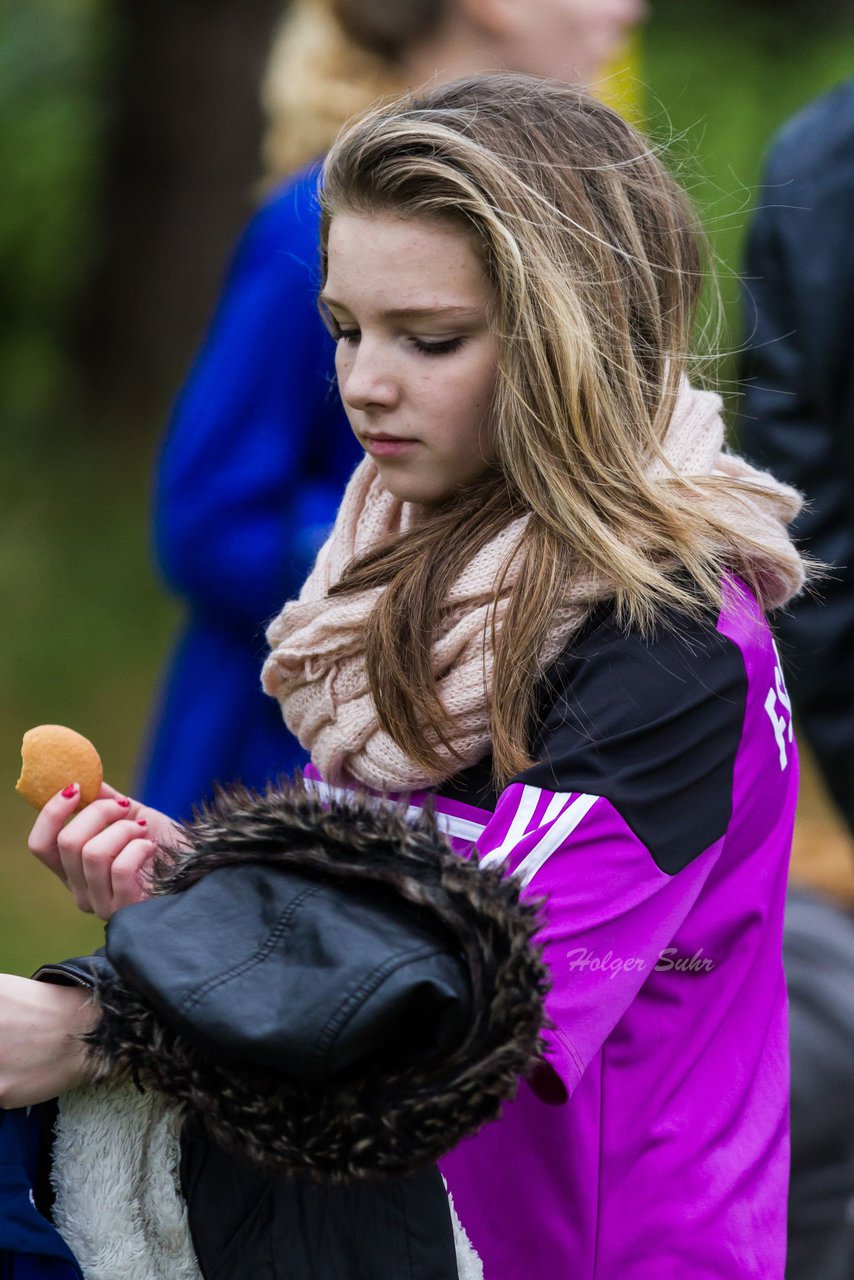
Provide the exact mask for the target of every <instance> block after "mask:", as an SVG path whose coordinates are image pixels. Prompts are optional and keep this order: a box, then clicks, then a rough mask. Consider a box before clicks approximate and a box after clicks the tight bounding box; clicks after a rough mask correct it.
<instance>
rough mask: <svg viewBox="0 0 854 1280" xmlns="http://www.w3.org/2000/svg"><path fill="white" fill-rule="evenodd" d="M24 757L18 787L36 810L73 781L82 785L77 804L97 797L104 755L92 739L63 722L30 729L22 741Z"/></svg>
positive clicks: (22, 757)
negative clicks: (101, 755)
mask: <svg viewBox="0 0 854 1280" xmlns="http://www.w3.org/2000/svg"><path fill="white" fill-rule="evenodd" d="M21 760H22V768H21V776H20V778H19V779H18V781H17V782H16V783H15V790H16V791H17V792H18V794H19V795H22V796H23V797H24V799H25V800H28V801H29V803H30V804H31V805H32V806H33V808H35V809H41V807H42V805H44V804H46V803H47V801H48V800H49V799H50V798H51V796H55V795H56V793H57V791H62V790H64V788H65V787H67V786H69V784H70V783H72V782H79V784H80V803H79V806H78V807H79V808H83V806H84V805H87V804H91V802H92V801H93V800H94V799H95V798H96V797H97V795H98V792H99V791H100V789H101V783H102V782H103V780H104V771H103V769H102V767H101V757H100V756H99V755H98V752H97V751H96V750H95V748H94V747H93V746H92V743H91V742H90V741H89V739H88V738H84V737H83V734H82V733H76V732H75V730H74V729H66V727H65V725H61V724H40V725H37V726H36V728H35V729H28V730H27V732H26V733H25V734H24V741H23V742H22V743H21Z"/></svg>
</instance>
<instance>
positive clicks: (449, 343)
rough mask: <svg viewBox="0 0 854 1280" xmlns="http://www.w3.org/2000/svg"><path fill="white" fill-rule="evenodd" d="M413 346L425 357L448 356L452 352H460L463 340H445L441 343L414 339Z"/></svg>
mask: <svg viewBox="0 0 854 1280" xmlns="http://www.w3.org/2000/svg"><path fill="white" fill-rule="evenodd" d="M412 345H413V346H414V347H415V350H416V351H420V352H421V354H422V355H425V356H446V355H449V354H450V352H452V351H459V349H460V347H461V346H462V345H463V339H462V338H443V339H442V341H441V342H424V340H423V339H422V338H413V339H412Z"/></svg>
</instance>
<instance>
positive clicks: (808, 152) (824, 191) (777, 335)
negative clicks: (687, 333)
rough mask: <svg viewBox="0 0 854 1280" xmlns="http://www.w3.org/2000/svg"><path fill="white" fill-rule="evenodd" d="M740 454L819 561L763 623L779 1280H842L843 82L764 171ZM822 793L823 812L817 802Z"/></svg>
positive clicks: (852, 1216)
mask: <svg viewBox="0 0 854 1280" xmlns="http://www.w3.org/2000/svg"><path fill="white" fill-rule="evenodd" d="M746 275H747V280H746V334H747V342H748V344H749V349H748V351H747V353H746V358H745V362H744V375H745V389H744V400H743V408H742V418H741V424H740V439H741V444H742V447H743V448H744V451H745V453H746V454H748V456H750V457H751V458H752V459H753V460H754V461H756V462H758V463H760V464H761V465H763V466H766V467H768V468H769V469H770V470H772V471H773V472H774V473H775V475H777V476H778V477H779V478H780V479H782V480H786V481H788V482H789V483H790V484H792V485H795V486H796V487H797V488H799V489H801V490H802V491H803V492H804V493H805V494H806V496H807V499H808V506H807V507H806V509H805V510H804V512H803V513H802V514H801V516H800V518H799V521H798V525H797V527H796V533H797V534H798V535H799V536H800V538H801V539H802V540H803V543H804V544H805V547H806V549H807V550H808V551H810V552H811V553H812V554H813V555H814V556H816V557H818V558H819V559H820V560H822V561H825V562H826V563H828V564H829V565H831V566H832V569H831V576H829V577H828V578H827V579H826V582H825V584H824V587H823V590H822V593H821V596H820V597H819V596H810V595H803V596H801V598H800V599H798V600H797V601H795V602H794V603H793V604H792V606H791V609H790V612H789V614H788V616H783V617H781V619H780V624H779V629H780V637H781V640H782V643H783V656H784V659H788V668H789V670H788V677H787V678H788V683H789V688H790V690H791V694H792V699H793V702H794V707H795V711H796V713H797V715H798V717H799V720H800V724H801V728H802V730H803V733H804V736H805V737H806V739H807V742H808V743H809V746H810V747H811V749H812V753H813V756H814V759H815V770H814V774H813V773H811V772H809V771H808V774H807V779H806V783H807V785H806V787H805V788H804V792H803V794H802V806H801V813H800V815H799V822H798V828H797V830H796V836H795V848H794V854H793V863H792V885H791V888H790V893H789V903H788V911H787V924H786V940H785V963H786V973H787V979H788V985H789V994H790V1000H791V1023H790V1025H791V1053H792V1180H791V1191H790V1205H789V1263H788V1271H787V1274H788V1276H789V1277H790V1278H791V1280H801V1277H803V1278H804V1280H807V1277H809V1280H851V1278H852V1277H854V326H852V314H854V80H850V81H848V82H847V83H845V84H842V85H840V86H839V87H838V88H836V89H835V90H833V91H832V92H830V93H828V94H826V95H825V96H824V97H822V98H820V99H818V100H817V101H816V102H813V103H812V104H811V105H810V106H808V107H807V108H806V109H805V110H804V111H802V112H801V113H800V114H799V115H798V116H796V117H795V118H794V119H793V120H791V121H790V122H789V123H788V124H787V125H786V126H785V127H784V128H783V129H782V131H781V132H780V133H779V134H778V136H777V137H776V139H775V140H774V142H773V144H772V146H771V148H770V151H769V155H768V159H767V164H766V170H765V174H764V179H763V185H762V194H761V201H760V205H759V208H758V210H757V213H756V217H755V220H754V222H753V226H752V228H751V232H750V237H749V242H748V251H747V263H746ZM822 783H823V784H824V787H825V788H826V792H827V795H828V797H829V799H824V800H823V799H822Z"/></svg>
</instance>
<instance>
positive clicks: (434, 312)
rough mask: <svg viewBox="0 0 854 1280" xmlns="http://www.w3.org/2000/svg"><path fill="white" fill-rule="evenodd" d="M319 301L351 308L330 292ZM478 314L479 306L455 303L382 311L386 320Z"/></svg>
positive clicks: (323, 294)
mask: <svg viewBox="0 0 854 1280" xmlns="http://www.w3.org/2000/svg"><path fill="white" fill-rule="evenodd" d="M318 301H319V302H320V303H321V304H322V305H323V306H325V307H338V309H339V310H340V311H349V310H350V308H349V307H347V306H346V305H345V304H344V303H343V302H339V301H338V300H337V299H336V298H330V296H329V294H328V293H321V295H320V297H319V299H318ZM478 314H479V308H478V307H461V306H455V305H453V304H449V305H448V306H436V307H392V308H391V309H390V310H388V311H383V312H382V316H383V318H384V319H386V320H420V319H423V318H426V317H432V316H459V317H461V318H462V317H465V316H475V315H478Z"/></svg>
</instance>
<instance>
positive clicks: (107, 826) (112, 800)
mask: <svg viewBox="0 0 854 1280" xmlns="http://www.w3.org/2000/svg"><path fill="white" fill-rule="evenodd" d="M21 756H22V760H23V768H22V771H21V777H20V779H19V780H18V784H17V788H16V789H17V790H18V792H19V793H20V794H22V795H23V796H24V798H25V799H27V800H28V801H29V802H30V804H33V805H34V806H35V807H36V808H40V812H39V816H38V817H37V818H36V821H35V824H34V826H33V829H32V831H31V832H30V838H29V841H28V844H29V848H30V851H31V852H32V853H34V854H35V856H36V857H37V858H38V859H39V860H40V861H41V862H43V863H44V864H45V866H46V867H49V868H50V870H51V871H53V872H54V874H55V875H57V876H59V878H60V880H62V882H63V884H65V885H67V886H68V888H69V889H70V891H71V893H72V894H73V896H74V900H75V902H76V903H77V906H78V907H79V908H80V910H81V911H87V912H94V913H95V914H96V915H98V916H100V917H101V919H102V920H108V919H109V918H110V916H111V915H112V914H113V912H114V911H117V910H118V908H119V907H124V906H127V905H128V904H130V903H132V902H141V901H142V900H143V899H144V898H146V897H147V896H148V891H147V888H146V886H145V882H144V878H143V872H144V870H145V867H146V866H147V864H148V863H149V862H150V861H151V859H152V858H153V857H154V855H155V853H156V852H157V849H158V846H160V845H164V844H166V845H168V844H170V843H173V844H174V843H175V841H176V839H177V838H178V836H179V834H180V827H179V826H178V824H177V823H174V822H173V821H172V819H171V818H167V817H166V815H165V814H162V813H159V812H158V811H157V810H156V809H149V808H147V807H145V806H144V805H141V804H139V802H138V801H136V800H131V799H129V798H128V797H127V796H123V795H122V794H121V792H119V791H116V790H115V789H114V788H113V787H111V786H109V785H108V784H107V783H105V782H104V781H103V780H102V775H101V762H100V759H99V757H98V753H97V751H95V748H94V747H93V746H92V744H91V743H90V742H89V741H88V740H87V739H86V738H83V737H82V735H81V734H78V733H75V732H74V730H72V729H66V728H65V727H64V726H62V725H40V726H39V727H38V728H36V729H31V730H29V732H28V733H26V734H25V735H24V742H23V746H22V749H21Z"/></svg>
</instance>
